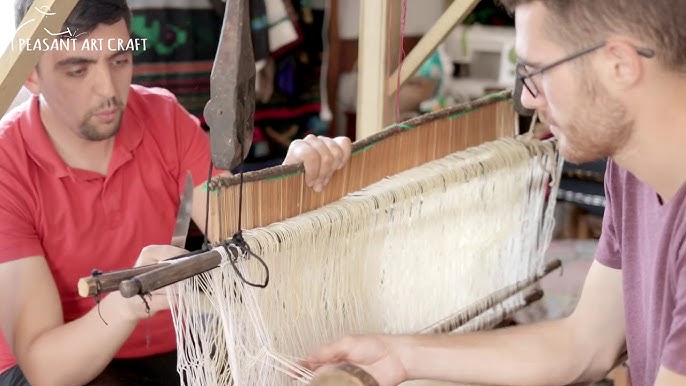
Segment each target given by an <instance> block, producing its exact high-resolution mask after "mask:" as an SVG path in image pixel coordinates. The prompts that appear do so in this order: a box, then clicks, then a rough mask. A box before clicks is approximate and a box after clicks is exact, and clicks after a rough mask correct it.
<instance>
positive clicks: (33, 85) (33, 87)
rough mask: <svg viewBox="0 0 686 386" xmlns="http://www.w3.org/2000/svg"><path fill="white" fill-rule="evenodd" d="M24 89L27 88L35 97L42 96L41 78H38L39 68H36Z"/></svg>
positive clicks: (25, 83)
mask: <svg viewBox="0 0 686 386" xmlns="http://www.w3.org/2000/svg"><path fill="white" fill-rule="evenodd" d="M24 87H26V88H27V89H28V90H29V91H31V93H32V94H33V95H38V94H40V78H39V77H38V66H36V67H34V68H33V70H31V73H30V74H29V77H28V78H26V82H24Z"/></svg>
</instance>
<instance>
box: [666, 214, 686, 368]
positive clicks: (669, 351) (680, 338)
mask: <svg viewBox="0 0 686 386" xmlns="http://www.w3.org/2000/svg"><path fill="white" fill-rule="evenodd" d="M685 212H686V210H682V214H683V213H685ZM684 217H686V216H682V217H681V218H680V219H679V220H680V221H678V223H679V225H678V226H677V227H676V229H675V230H674V237H678V238H680V239H681V244H680V245H679V249H678V252H677V253H676V261H675V262H674V270H673V273H672V274H671V275H670V274H669V273H668V275H669V281H670V282H671V283H670V284H671V285H669V286H667V288H669V287H671V288H672V289H673V290H674V302H675V304H674V308H673V311H672V313H673V314H672V325H671V326H670V328H669V333H668V335H667V339H666V340H665V344H664V348H663V349H662V361H661V364H662V366H665V367H666V368H667V369H669V370H670V371H672V372H675V373H677V374H681V375H684V376H686V361H685V360H684V358H685V357H686V218H684Z"/></svg>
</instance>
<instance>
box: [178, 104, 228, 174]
mask: <svg viewBox="0 0 686 386" xmlns="http://www.w3.org/2000/svg"><path fill="white" fill-rule="evenodd" d="M174 126H175V128H176V130H177V138H178V139H177V146H178V147H179V149H178V152H179V153H178V154H179V167H180V171H181V175H180V177H181V182H183V181H184V179H185V176H186V171H190V172H191V175H192V176H193V183H194V184H195V186H199V185H201V184H202V183H204V182H205V181H207V177H208V173H209V172H210V158H211V153H210V136H209V134H208V133H206V132H205V131H204V130H203V129H202V127H200V122H199V120H198V118H196V117H195V116H193V115H191V114H190V113H189V112H188V111H187V110H186V109H185V108H184V107H183V106H181V105H180V104H179V103H178V102H176V103H175V107H174ZM221 172H223V171H222V170H219V169H217V168H212V177H214V176H216V175H218V174H220V173H221Z"/></svg>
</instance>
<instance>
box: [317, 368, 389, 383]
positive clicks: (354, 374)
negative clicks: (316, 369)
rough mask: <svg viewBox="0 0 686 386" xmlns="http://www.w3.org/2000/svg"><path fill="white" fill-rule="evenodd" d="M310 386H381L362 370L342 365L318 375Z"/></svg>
mask: <svg viewBox="0 0 686 386" xmlns="http://www.w3.org/2000/svg"><path fill="white" fill-rule="evenodd" d="M308 385H309V386H379V383H378V382H377V381H376V380H375V379H374V377H372V376H371V375H369V373H367V372H366V371H364V370H362V369H361V368H359V367H357V366H355V365H351V364H348V363H342V364H340V365H338V366H336V367H334V368H332V369H329V370H326V371H324V372H322V373H320V374H317V376H315V377H314V378H313V379H312V380H311V381H310V383H308Z"/></svg>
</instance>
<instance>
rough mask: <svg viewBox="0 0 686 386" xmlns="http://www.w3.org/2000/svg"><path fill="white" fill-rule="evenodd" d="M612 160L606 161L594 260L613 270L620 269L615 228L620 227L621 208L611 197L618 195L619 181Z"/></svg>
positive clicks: (618, 247)
mask: <svg viewBox="0 0 686 386" xmlns="http://www.w3.org/2000/svg"><path fill="white" fill-rule="evenodd" d="M618 177H619V176H618V173H617V168H616V166H615V164H614V163H613V162H612V160H608V162H607V167H606V170H605V210H604V213H603V227H602V231H601V234H600V240H599V241H598V247H597V248H596V252H595V259H596V260H597V261H598V262H599V263H600V264H602V265H604V266H606V267H609V268H614V269H621V268H622V257H621V253H620V252H621V246H620V244H619V241H618V239H617V228H616V227H617V226H621V222H619V220H618V219H619V218H621V207H619V206H617V205H618V203H617V202H616V201H613V196H615V195H616V194H619V188H620V181H618Z"/></svg>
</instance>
